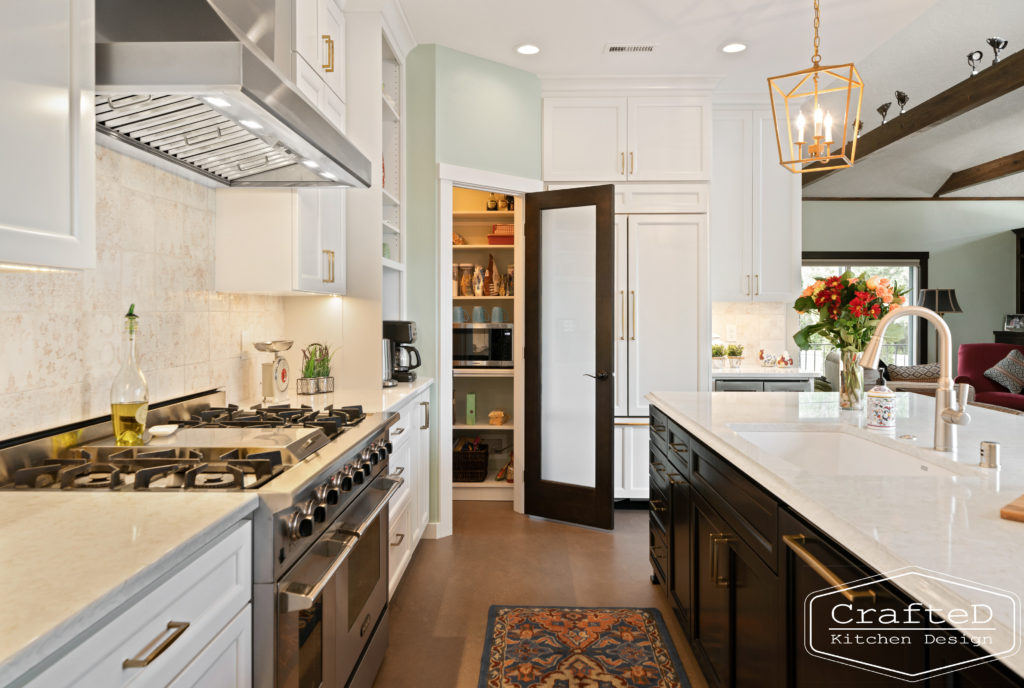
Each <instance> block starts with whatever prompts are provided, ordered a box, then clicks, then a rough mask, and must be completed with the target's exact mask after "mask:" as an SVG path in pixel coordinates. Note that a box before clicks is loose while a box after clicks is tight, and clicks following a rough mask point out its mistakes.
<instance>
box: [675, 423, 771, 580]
mask: <svg viewBox="0 0 1024 688" xmlns="http://www.w3.org/2000/svg"><path fill="white" fill-rule="evenodd" d="M691 453H692V455H693V472H692V478H691V483H692V485H693V486H694V488H695V489H696V490H697V491H698V492H699V493H700V494H701V496H703V497H704V498H705V499H706V500H707V501H708V502H709V503H710V504H711V505H712V506H714V507H715V509H717V510H718V511H719V513H721V514H722V516H724V517H725V518H726V520H727V521H729V525H730V526H731V527H732V528H733V529H734V530H735V531H736V534H737V535H739V536H740V537H741V538H743V540H744V542H746V544H747V545H748V546H749V547H750V548H751V549H753V550H754V551H755V552H756V553H757V554H758V556H760V557H761V558H762V559H764V561H765V563H767V564H768V565H769V566H770V567H772V570H777V568H778V528H779V507H778V503H777V502H776V501H775V498H774V497H772V496H771V495H770V494H768V493H767V492H765V491H764V490H762V489H761V487H760V486H758V485H757V484H756V483H754V482H753V481H752V480H750V479H749V478H747V477H746V476H745V475H743V473H741V472H740V471H739V470H737V469H736V468H735V467H734V466H732V464H730V463H729V462H728V461H726V460H725V459H723V458H721V457H720V456H718V455H717V454H715V453H714V452H713V451H711V450H710V449H708V448H707V447H705V446H704V445H703V444H701V443H700V442H697V441H696V440H694V441H693V442H692V443H691Z"/></svg>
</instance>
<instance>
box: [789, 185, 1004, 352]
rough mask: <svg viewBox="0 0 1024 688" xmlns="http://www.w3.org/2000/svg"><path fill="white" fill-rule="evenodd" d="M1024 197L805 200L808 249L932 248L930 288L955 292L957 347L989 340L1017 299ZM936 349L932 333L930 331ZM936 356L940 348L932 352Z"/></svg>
mask: <svg viewBox="0 0 1024 688" xmlns="http://www.w3.org/2000/svg"><path fill="white" fill-rule="evenodd" d="M1017 227H1024V201H805V202H804V203H803V250H804V251H928V252H929V253H930V254H931V255H930V258H929V261H928V286H929V287H940V288H942V287H948V288H952V289H956V295H957V300H958V301H959V302H960V307H961V308H962V309H963V310H964V312H963V313H961V314H950V315H947V316H946V322H947V323H948V324H949V329H950V330H951V331H952V333H953V351H954V364H955V352H956V348H957V347H958V346H959V345H960V344H963V343H967V342H991V341H992V331H993V330H998V329H1001V328H1002V326H1003V316H1004V315H1005V314H1006V313H1012V312H1013V310H1014V308H1015V307H1016V305H1015V302H1014V297H1013V287H1014V284H1015V282H1014V280H1015V279H1016V277H1015V275H1016V272H1015V268H1014V237H1013V234H1012V233H1011V232H1010V231H1009V230H1011V229H1015V228H1017ZM928 337H929V346H930V347H931V349H934V346H935V345H934V338H935V334H934V330H932V329H931V328H928ZM933 357H934V352H933Z"/></svg>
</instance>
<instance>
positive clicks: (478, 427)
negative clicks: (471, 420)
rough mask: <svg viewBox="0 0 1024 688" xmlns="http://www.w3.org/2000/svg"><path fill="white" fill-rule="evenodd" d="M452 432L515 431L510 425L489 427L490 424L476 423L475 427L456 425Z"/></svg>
mask: <svg viewBox="0 0 1024 688" xmlns="http://www.w3.org/2000/svg"><path fill="white" fill-rule="evenodd" d="M452 430H470V431H479V432H492V431H494V430H515V426H514V425H513V424H512V423H505V424H504V425H491V424H490V423H477V424H476V425H469V424H467V423H456V424H455V425H453V426H452Z"/></svg>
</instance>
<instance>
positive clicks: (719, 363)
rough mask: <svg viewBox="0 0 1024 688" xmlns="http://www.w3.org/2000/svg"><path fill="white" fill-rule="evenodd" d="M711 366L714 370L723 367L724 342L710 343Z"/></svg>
mask: <svg viewBox="0 0 1024 688" xmlns="http://www.w3.org/2000/svg"><path fill="white" fill-rule="evenodd" d="M711 367H712V368H714V369H715V370H721V369H722V368H724V367H725V344H712V345H711Z"/></svg>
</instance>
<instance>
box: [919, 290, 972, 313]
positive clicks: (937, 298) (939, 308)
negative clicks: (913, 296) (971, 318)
mask: <svg viewBox="0 0 1024 688" xmlns="http://www.w3.org/2000/svg"><path fill="white" fill-rule="evenodd" d="M920 298H921V305H922V306H924V307H925V308H930V309H931V310H933V311H935V312H936V313H939V314H944V313H963V309H961V308H960V303H959V302H958V301H957V300H956V289H922V290H921V294H920Z"/></svg>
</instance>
